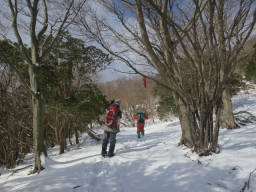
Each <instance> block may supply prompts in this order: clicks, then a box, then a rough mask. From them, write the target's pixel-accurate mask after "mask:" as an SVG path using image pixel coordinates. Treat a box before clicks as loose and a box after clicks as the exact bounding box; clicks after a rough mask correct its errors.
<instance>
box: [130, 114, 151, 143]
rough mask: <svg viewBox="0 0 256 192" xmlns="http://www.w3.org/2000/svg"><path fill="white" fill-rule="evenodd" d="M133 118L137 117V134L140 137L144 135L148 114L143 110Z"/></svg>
mask: <svg viewBox="0 0 256 192" xmlns="http://www.w3.org/2000/svg"><path fill="white" fill-rule="evenodd" d="M133 118H134V119H137V136H138V138H140V137H141V136H144V133H145V132H144V126H145V120H146V119H148V116H147V115H146V114H145V113H143V112H138V113H137V114H136V115H134V116H133Z"/></svg>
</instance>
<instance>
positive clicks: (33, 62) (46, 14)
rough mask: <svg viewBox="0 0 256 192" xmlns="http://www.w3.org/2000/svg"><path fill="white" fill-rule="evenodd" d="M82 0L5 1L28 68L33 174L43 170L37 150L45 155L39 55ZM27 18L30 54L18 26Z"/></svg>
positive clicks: (23, 23)
mask: <svg viewBox="0 0 256 192" xmlns="http://www.w3.org/2000/svg"><path fill="white" fill-rule="evenodd" d="M85 1H86V0H83V1H76V2H75V1H74V0H71V1H63V2H58V1H56V2H55V1H47V0H34V1H31V0H26V1H17V0H8V6H9V10H10V13H11V16H12V21H11V23H12V28H13V31H14V34H15V37H16V39H17V47H18V48H19V49H20V50H21V52H22V54H23V57H24V62H25V63H26V64H27V65H28V71H29V85H27V87H28V89H29V91H30V93H31V95H32V111H33V143H34V153H35V165H34V170H33V173H35V172H40V171H41V170H42V169H43V167H42V166H41V160H40V155H41V153H44V154H45V155H47V149H46V146H45V144H44V125H43V119H44V95H43V91H42V90H41V84H40V75H39V73H40V67H41V64H42V61H43V58H44V57H45V56H47V55H48V54H49V53H50V51H51V49H52V47H53V46H54V44H55V42H56V41H57V40H58V38H59V36H60V35H61V33H62V31H63V30H65V29H66V28H67V27H68V26H69V25H70V23H71V22H72V20H73V19H74V17H75V16H77V11H78V10H79V9H75V7H76V6H78V7H81V6H83V5H84V3H85ZM19 16H20V17H19ZM22 19H23V20H22ZM27 20H29V21H30V24H29V29H28V31H29V40H30V50H31V51H30V53H28V51H27V48H26V46H25V43H24V40H25V37H24V33H23V34H22V33H21V32H20V31H21V27H22V26H25V27H26V21H27ZM15 45H16V44H15ZM15 45H14V46H15ZM9 64H10V67H14V66H13V63H9ZM17 72H19V71H17ZM21 76H22V75H20V77H21ZM21 78H22V77H21Z"/></svg>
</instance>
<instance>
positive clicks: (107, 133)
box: [101, 99, 122, 157]
mask: <svg viewBox="0 0 256 192" xmlns="http://www.w3.org/2000/svg"><path fill="white" fill-rule="evenodd" d="M120 102H121V101H120V99H116V100H114V101H111V103H110V104H109V105H107V106H106V107H107V110H108V113H107V116H106V121H105V123H104V138H103V142H102V150H101V155H102V156H103V157H106V156H108V157H113V156H114V150H115V145H116V134H117V133H118V132H120V129H119V121H120V119H121V118H122V111H121V110H120ZM108 143H110V146H109V151H108V152H107V146H108Z"/></svg>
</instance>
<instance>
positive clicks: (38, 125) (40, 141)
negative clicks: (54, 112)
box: [29, 65, 47, 173]
mask: <svg viewBox="0 0 256 192" xmlns="http://www.w3.org/2000/svg"><path fill="white" fill-rule="evenodd" d="M29 77H30V85H31V89H32V90H33V92H34V93H35V94H34V95H32V111H33V142H34V153H35V167H34V170H33V173H35V172H38V173H39V172H40V171H41V170H42V169H43V167H42V166H41V159H40V155H41V153H42V152H43V153H44V155H45V156H47V153H46V147H45V145H44V126H43V122H44V107H43V99H42V93H41V92H40V89H39V84H38V76H37V72H36V66H35V65H29Z"/></svg>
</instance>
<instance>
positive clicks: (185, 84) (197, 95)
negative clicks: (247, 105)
mask: <svg viewBox="0 0 256 192" xmlns="http://www.w3.org/2000/svg"><path fill="white" fill-rule="evenodd" d="M253 2H254V1H253V0H246V1H244V0H241V1H237V2H236V4H235V5H233V6H232V7H230V4H231V3H234V2H233V1H223V0H220V1H215V0H205V1H199V0H194V1H179V2H178V1H172V0H147V1H144V0H128V1H127V0H122V1H120V2H116V1H108V0H104V1H101V3H102V4H103V5H104V7H105V8H107V9H108V10H110V12H111V14H113V15H115V16H116V19H117V20H118V24H121V26H122V27H119V28H116V27H115V26H114V25H111V24H109V23H108V22H107V20H106V18H99V17H97V16H94V15H93V16H92V17H93V19H94V20H95V21H96V22H95V23H93V24H92V23H90V25H89V24H88V20H86V18H85V17H83V16H82V13H83V12H82V13H81V16H82V17H79V19H80V20H79V21H78V24H79V27H80V30H81V32H83V33H84V34H85V35H87V36H89V37H90V38H93V39H95V40H97V42H98V43H100V44H101V45H102V47H103V48H105V49H106V50H107V51H108V52H109V53H110V54H112V55H113V56H115V58H117V59H118V60H120V61H122V62H123V63H125V64H127V65H128V66H129V67H130V68H131V69H132V70H133V71H134V72H135V73H137V74H140V75H142V76H147V77H148V78H151V77H150V76H149V75H147V74H146V73H145V70H144V69H145V64H146V65H147V66H150V67H151V69H153V71H155V72H157V73H158V74H159V75H160V76H161V78H162V81H157V80H156V79H153V80H154V81H156V82H157V83H158V84H160V85H162V86H164V87H165V88H167V89H170V90H171V91H172V93H173V96H174V99H175V103H176V105H177V111H178V115H179V119H180V122H181V129H182V138H181V142H180V143H181V144H185V145H187V146H188V147H191V148H194V150H195V151H197V152H204V151H213V152H217V151H218V134H219V127H220V116H221V107H222V95H223V91H224V90H225V89H226V87H225V86H226V85H227V81H228V79H229V78H230V76H231V73H232V71H233V70H234V67H235V65H236V64H237V63H238V61H239V58H238V56H239V52H240V51H241V49H242V47H243V45H244V43H245V42H246V40H247V39H248V37H249V36H250V34H251V32H252V31H253V28H254V25H255V11H254V12H253V11H252V9H253V6H252V3H253ZM135 14H136V18H135ZM252 14H253V17H250V16H251V15H252ZM91 26H93V28H92V27H91ZM110 38H114V39H115V43H116V46H117V45H122V46H123V47H124V48H123V47H122V46H120V48H119V49H118V50H115V49H113V46H112V45H113V44H110V43H109V39H110ZM127 51H129V52H132V53H133V54H134V55H136V57H135V58H140V59H141V60H138V59H137V60H136V59H134V56H133V58H131V57H129V56H127ZM142 63H144V66H143V67H141V66H140V65H141V64H142ZM138 64H140V65H138Z"/></svg>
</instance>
